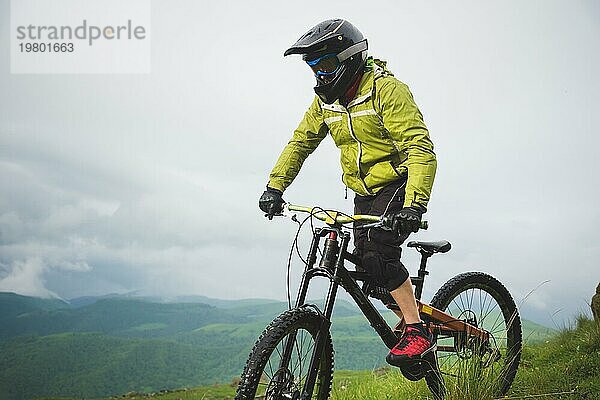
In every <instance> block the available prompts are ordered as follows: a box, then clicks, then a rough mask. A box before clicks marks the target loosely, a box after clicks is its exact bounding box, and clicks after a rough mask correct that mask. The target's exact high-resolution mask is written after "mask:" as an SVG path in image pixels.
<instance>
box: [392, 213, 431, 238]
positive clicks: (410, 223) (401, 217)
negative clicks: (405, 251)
mask: <svg viewBox="0 0 600 400" xmlns="http://www.w3.org/2000/svg"><path fill="white" fill-rule="evenodd" d="M422 215H423V211H422V210H421V209H419V208H416V207H404V208H403V209H402V210H400V212H399V213H397V214H393V215H390V216H388V217H387V218H388V219H389V220H391V222H392V230H393V231H394V232H397V233H398V234H399V235H407V234H409V233H411V232H415V233H416V232H418V231H419V228H420V227H421V216H422Z"/></svg>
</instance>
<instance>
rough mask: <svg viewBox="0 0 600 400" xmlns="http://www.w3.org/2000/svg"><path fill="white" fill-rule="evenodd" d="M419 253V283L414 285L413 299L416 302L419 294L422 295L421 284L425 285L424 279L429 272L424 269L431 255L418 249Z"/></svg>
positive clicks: (419, 297)
mask: <svg viewBox="0 0 600 400" xmlns="http://www.w3.org/2000/svg"><path fill="white" fill-rule="evenodd" d="M419 253H421V265H420V266H419V272H418V277H419V281H418V284H417V285H415V298H416V299H417V300H421V294H422V293H423V283H425V277H426V276H427V275H429V272H427V269H426V268H427V259H428V258H429V257H431V256H432V255H433V253H430V252H428V251H425V250H423V249H419Z"/></svg>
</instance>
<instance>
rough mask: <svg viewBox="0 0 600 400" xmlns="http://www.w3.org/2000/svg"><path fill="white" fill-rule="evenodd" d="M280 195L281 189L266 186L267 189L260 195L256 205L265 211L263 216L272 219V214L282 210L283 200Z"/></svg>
mask: <svg viewBox="0 0 600 400" xmlns="http://www.w3.org/2000/svg"><path fill="white" fill-rule="evenodd" d="M282 195H283V193H282V192H281V191H279V190H277V189H273V188H270V187H267V190H265V191H264V193H263V194H262V196H260V199H259V200H258V206H259V207H260V209H261V210H262V211H264V212H265V217H268V218H269V219H273V216H274V215H277V214H279V213H281V212H282V211H283V204H284V201H283V199H282V198H281V196H282Z"/></svg>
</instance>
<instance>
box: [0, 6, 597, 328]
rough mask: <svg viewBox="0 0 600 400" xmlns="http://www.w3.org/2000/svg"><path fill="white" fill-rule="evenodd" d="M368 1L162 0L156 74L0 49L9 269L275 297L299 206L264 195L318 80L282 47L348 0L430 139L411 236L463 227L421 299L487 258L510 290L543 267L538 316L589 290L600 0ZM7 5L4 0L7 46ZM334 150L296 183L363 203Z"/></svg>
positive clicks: (25, 282) (343, 9) (334, 202)
mask: <svg viewBox="0 0 600 400" xmlns="http://www.w3.org/2000/svg"><path fill="white" fill-rule="evenodd" d="M367 5H368V4H367V3H365V2H351V1H344V2H335V1H329V2H302V3H298V4H294V5H291V3H288V2H277V1H269V2H265V1H256V2H246V1H241V0H240V1H230V2H218V1H211V2H209V1H178V2H176V4H174V3H173V2H167V1H152V3H151V6H152V25H151V41H152V43H151V45H152V59H151V73H149V74H138V75H133V74H105V75H100V74H97V75H85V74H70V75H67V74H64V75H45V74H38V75H28V74H11V73H10V60H9V57H8V56H5V57H0V184H1V191H0V290H2V291H14V292H18V293H22V294H26V295H36V296H59V297H62V298H72V297H76V296H82V295H99V294H105V293H124V292H130V291H139V293H142V294H150V295H160V296H167V297H169V296H176V295H184V294H203V295H208V296H213V297H221V298H244V297H267V298H277V299H283V298H284V296H285V260H286V259H287V252H288V250H289V246H290V244H291V240H292V237H293V234H294V231H295V229H296V227H295V224H294V223H293V222H291V221H289V220H285V219H276V220H274V221H271V222H269V221H267V220H266V219H264V218H263V216H262V215H261V213H260V212H259V210H258V208H257V200H258V197H259V196H260V194H261V192H262V191H263V189H264V186H265V184H266V178H267V175H268V172H269V171H270V169H271V167H272V165H273V163H274V162H275V160H276V158H277V156H278V155H279V152H280V151H281V149H282V148H283V146H284V145H285V143H286V142H287V140H288V139H289V137H290V135H291V132H292V130H293V129H294V128H295V127H296V125H297V123H298V122H299V121H300V119H301V117H302V115H303V113H304V111H305V109H306V108H307V107H308V105H309V103H310V101H311V99H312V97H313V92H312V86H313V85H314V84H313V77H312V76H311V74H310V71H309V69H308V68H307V67H306V66H305V65H303V63H302V62H301V61H300V60H299V59H298V58H294V57H288V58H286V59H284V58H283V57H282V54H283V51H284V50H285V49H286V48H287V46H289V45H290V44H291V43H293V42H294V41H295V40H296V39H297V38H298V37H299V36H300V35H301V34H302V33H304V32H305V31H306V30H307V29H308V28H309V27H311V26H313V25H315V24H316V23H318V22H320V21H321V20H324V19H328V18H332V17H343V18H347V19H349V20H350V21H351V22H353V23H354V24H355V25H356V26H358V27H359V29H361V30H362V31H363V33H364V34H365V36H366V37H367V38H368V39H369V43H370V53H371V54H372V55H374V56H376V57H379V58H382V59H385V60H387V61H388V66H389V68H390V69H391V70H392V71H393V72H394V73H395V75H396V76H397V77H398V78H399V79H400V80H402V81H404V82H405V83H407V84H408V85H409V86H410V88H411V90H412V92H413V94H414V96H415V99H416V101H417V103H418V105H419V106H420V108H421V111H422V112H423V114H424V116H425V120H426V123H427V124H428V127H429V129H430V133H431V137H432V139H433V141H434V143H435V146H436V152H437V154H438V162H439V166H438V174H437V177H436V182H435V186H434V192H433V195H432V199H431V202H430V207H429V210H430V211H429V212H428V213H427V214H426V219H428V220H429V221H430V226H431V228H430V229H429V231H427V232H420V233H419V234H418V235H415V239H421V240H439V239H447V240H449V241H450V242H452V244H453V249H452V251H451V252H450V253H448V254H444V255H439V256H435V257H433V258H432V260H431V262H430V270H431V271H432V275H431V277H430V280H429V281H428V282H427V284H426V286H427V287H426V290H425V296H424V297H425V299H428V298H430V296H431V295H432V294H433V292H434V291H435V289H436V288H437V287H439V286H440V285H441V284H442V283H443V282H444V281H446V280H447V279H449V278H450V277H451V276H453V275H455V274H457V273H460V272H463V271H467V270H481V271H486V272H489V273H491V274H493V275H494V276H496V277H498V278H499V279H500V280H501V281H503V282H504V283H505V284H506V285H507V286H508V287H509V289H510V291H511V292H512V293H513V294H514V296H515V298H516V299H517V300H518V301H521V300H523V299H524V298H525V297H526V296H527V294H528V293H529V292H530V291H532V290H534V289H535V290H534V293H533V294H532V295H530V296H529V297H527V298H526V299H525V300H524V302H523V303H522V307H523V311H524V313H525V314H527V315H531V316H533V317H534V318H535V319H537V320H539V321H541V322H544V323H547V324H552V323H556V324H558V325H560V324H561V323H563V321H568V320H569V319H572V318H573V316H574V315H576V314H577V313H579V312H581V311H583V310H584V309H586V308H587V305H586V301H589V299H590V298H591V295H592V294H593V291H594V289H595V287H596V285H597V284H598V282H599V281H600V267H599V266H600V237H599V236H600V235H598V233H597V232H598V226H599V225H600V212H599V207H598V197H599V192H600V188H599V187H600V185H599V184H600V178H599V172H600V168H599V166H600V162H599V160H598V158H599V157H598V152H599V150H598V149H599V148H600V139H599V137H598V133H599V132H598V127H599V126H600V116H599V105H600V79H599V78H598V71H600V5H599V3H598V2H596V1H593V0H589V1H566V0H565V1H546V0H544V1H541V0H538V1H527V2H523V1H498V2H478V1H461V2H443V1H430V2H414V1H384V0H382V1H380V2H378V3H374V4H373V5H372V6H370V7H369V6H367ZM9 15H10V14H9V1H7V0H0V52H1V53H2V54H5V55H8V51H9V35H10V21H9ZM338 157H339V156H338V150H337V149H336V148H335V146H334V145H333V142H332V141H331V139H326V140H325V141H324V142H323V143H322V144H321V146H320V148H319V149H318V150H317V151H316V152H315V153H314V154H313V156H312V157H311V158H310V159H309V160H308V161H307V163H306V164H305V166H304V168H303V170H302V172H301V174H300V176H299V177H298V179H297V180H296V181H295V182H294V184H293V185H292V187H290V189H289V190H288V191H287V192H286V195H285V198H286V199H287V200H289V201H292V202H295V203H302V204H307V205H320V206H323V207H333V208H339V209H342V210H345V211H350V210H351V207H352V199H351V197H350V198H349V199H347V200H346V199H344V187H343V185H342V184H341V182H340V170H339V168H340V167H339V165H338ZM306 234H308V232H305V235H306ZM412 253H413V251H412V250H411V249H408V250H405V256H404V260H405V261H406V263H407V264H408V265H409V266H412V267H414V266H415V264H416V262H417V258H416V257H415V256H414V255H413V254H412ZM413 270H414V268H413ZM299 272H300V265H299V264H298V263H296V264H294V269H293V274H296V275H297V274H298V273H299ZM540 285H541V286H540ZM553 321H554V322H553Z"/></svg>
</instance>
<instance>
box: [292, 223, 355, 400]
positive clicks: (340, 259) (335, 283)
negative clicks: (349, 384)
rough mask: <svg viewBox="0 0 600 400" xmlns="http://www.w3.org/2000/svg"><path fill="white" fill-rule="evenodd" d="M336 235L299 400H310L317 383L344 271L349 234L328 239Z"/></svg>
mask: <svg viewBox="0 0 600 400" xmlns="http://www.w3.org/2000/svg"><path fill="white" fill-rule="evenodd" d="M338 234H339V235H341V236H342V240H341V245H340V246H339V250H338V253H337V258H336V262H335V268H334V271H333V277H332V278H331V282H330V284H329V291H328V292H327V299H326V300H325V307H324V315H323V317H324V318H322V319H321V327H320V329H319V332H318V333H317V338H316V339H315V347H314V349H313V353H312V357H311V359H310V366H309V370H308V374H307V376H306V381H305V383H304V389H303V390H302V394H301V395H300V399H302V400H308V399H310V398H311V396H312V392H313V389H314V387H315V383H316V381H317V374H318V373H319V365H320V363H321V356H322V354H323V350H324V349H325V343H326V340H327V336H328V335H329V328H330V326H331V315H332V313H333V305H334V304H335V298H336V295H337V290H338V288H339V285H340V280H341V276H340V273H341V271H342V270H344V254H345V253H346V250H347V249H348V243H349V242H350V234H349V233H347V232H343V233H342V232H339V231H330V236H329V238H330V239H336V240H337V239H338Z"/></svg>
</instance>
